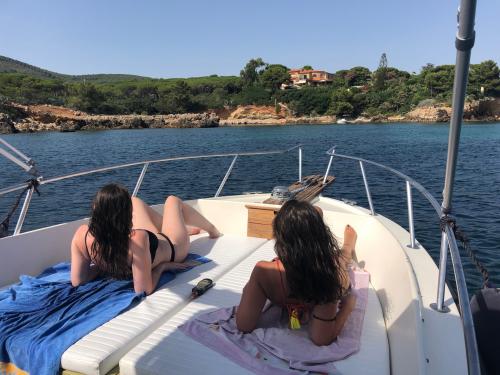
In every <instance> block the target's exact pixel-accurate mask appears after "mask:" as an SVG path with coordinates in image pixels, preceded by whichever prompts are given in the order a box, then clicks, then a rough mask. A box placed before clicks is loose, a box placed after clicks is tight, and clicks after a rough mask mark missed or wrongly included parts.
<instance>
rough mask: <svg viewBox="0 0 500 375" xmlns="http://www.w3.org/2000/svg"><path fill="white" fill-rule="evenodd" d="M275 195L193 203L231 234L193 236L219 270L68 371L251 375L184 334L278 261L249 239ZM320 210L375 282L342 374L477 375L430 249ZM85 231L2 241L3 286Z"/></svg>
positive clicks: (151, 308)
mask: <svg viewBox="0 0 500 375" xmlns="http://www.w3.org/2000/svg"><path fill="white" fill-rule="evenodd" d="M267 196H268V195H264V194H254V195H241V196H230V197H223V198H216V199H200V200H197V201H192V202H190V204H191V205H193V206H194V207H195V208H197V209H198V210H199V211H200V212H201V213H202V214H203V215H205V216H206V217H207V218H209V219H210V220H211V221H212V222H214V224H215V225H216V226H217V227H218V228H220V229H221V231H222V232H223V233H225V235H224V236H223V237H221V238H219V239H216V240H210V239H208V238H206V236H203V235H201V236H196V237H192V248H191V252H195V253H198V254H201V255H206V256H207V257H208V258H210V259H211V260H212V262H210V263H207V264H203V265H201V266H198V267H196V268H194V269H193V270H191V271H188V272H186V273H183V274H180V275H178V277H177V279H176V280H174V281H172V282H170V283H168V284H167V285H165V286H164V287H163V288H161V289H160V290H158V291H156V292H155V293H154V294H152V295H151V296H148V297H147V298H146V299H144V300H143V301H142V302H141V303H140V304H139V305H137V306H136V307H134V308H132V309H131V310H129V311H127V312H125V313H123V314H121V315H120V316H118V317H116V318H115V319H113V320H111V321H109V322H108V323H106V324H104V325H103V326H101V327H99V328H98V329H96V330H95V331H93V332H92V333H90V334H89V335H87V336H85V337H83V338H82V339H81V340H79V341H78V342H77V343H75V344H74V345H73V346H71V347H70V348H68V350H67V351H66V352H65V353H64V354H63V356H62V359H61V366H62V368H63V369H65V370H70V371H73V372H77V373H83V374H93V375H97V374H100V375H102V374H106V373H107V372H109V371H110V370H111V369H113V368H114V367H115V366H116V365H117V364H118V363H119V364H120V373H122V374H165V373H169V374H180V373H182V374H188V373H207V374H209V373H214V374H215V373H221V372H226V373H230V374H232V373H235V374H238V373H241V374H243V373H248V371H247V370H244V369H243V368H241V367H240V366H238V365H236V364H234V363H233V362H231V361H229V360H228V359H226V358H223V357H222V356H220V355H219V354H217V353H216V352H214V351H212V350H210V349H208V348H206V347H204V346H202V345H201V344H198V343H197V342H195V341H193V340H192V339H190V338H188V337H187V336H185V335H184V334H183V333H181V332H180V331H179V330H177V327H178V325H179V324H181V323H183V322H185V321H186V320H187V319H189V318H191V317H193V316H195V315H196V314H197V313H200V312H201V311H206V310H207V309H212V308H217V307H225V306H232V305H236V304H238V302H239V299H240V296H241V291H242V289H243V286H244V284H245V283H246V281H247V280H248V278H249V275H250V272H251V270H252V268H253V266H254V265H255V263H256V262H257V261H259V260H263V259H264V260H266V259H267V260H269V259H272V258H273V257H274V252H273V243H272V241H268V240H264V239H257V238H251V237H247V236H246V232H247V218H248V214H247V209H246V208H245V205H246V204H248V203H252V204H255V203H258V202H262V201H263V200H264V199H265V198H267ZM315 204H317V205H319V206H320V207H321V208H322V209H323V211H324V218H325V222H326V223H327V224H328V225H329V226H330V228H331V229H332V232H333V233H334V234H335V235H336V237H337V238H338V239H339V241H340V242H342V234H343V229H344V226H345V225H346V224H350V225H352V226H353V227H354V228H355V229H356V231H357V232H358V243H357V246H356V252H357V256H358V261H359V262H360V265H362V266H364V267H365V269H366V270H367V271H368V272H369V273H370V281H371V289H370V292H369V300H368V307H367V311H366V315H365V319H364V326H363V333H362V342H361V350H360V352H358V353H357V354H354V355H353V356H351V357H349V358H348V359H345V360H343V361H339V362H338V363H337V364H336V365H337V367H338V369H339V370H340V371H341V372H342V373H344V374H387V373H393V374H405V375H406V374H415V375H417V374H443V373H453V374H465V373H467V362H466V356H465V346H464V341H463V330H462V326H461V322H460V316H459V314H458V311H457V308H456V306H455V304H454V303H453V300H452V299H451V296H450V293H449V291H448V290H447V289H446V299H447V304H448V305H449V308H450V310H451V312H449V313H447V314H442V313H438V312H436V311H434V310H432V309H431V308H430V307H429V303H430V302H431V301H433V300H434V299H435V291H436V284H437V273H438V271H437V267H436V266H435V264H434V263H433V261H432V259H431V258H430V256H429V255H428V254H427V252H426V251H425V249H424V248H423V247H422V246H419V247H418V248H417V249H410V248H408V247H407V244H408V243H409V233H408V232H407V231H406V230H405V229H403V228H402V227H400V226H399V225H397V224H395V223H394V222H392V221H390V220H388V219H387V218H384V217H383V216H380V215H376V216H371V215H369V213H368V211H367V210H365V209H363V208H360V207H353V206H349V205H347V204H345V203H342V202H340V201H337V200H334V199H329V198H320V199H319V200H318V201H317V202H316V203H315ZM156 208H158V209H159V208H160V207H159V206H158V207H156ZM81 223H82V221H78V222H72V223H67V224H63V225H58V226H54V227H49V228H44V229H41V230H38V231H32V232H27V233H23V234H21V235H19V236H16V237H9V238H4V239H1V240H0V255H1V256H2V259H4V260H6V261H7V263H5V264H8V265H9V267H2V271H3V272H2V273H0V285H3V286H5V285H8V284H9V283H12V282H14V281H15V278H16V277H17V275H19V274H32V275H35V274H37V273H39V272H41V271H42V270H43V269H44V268H46V267H48V266H50V265H52V264H54V263H57V262H61V261H67V260H69V243H70V240H71V237H72V235H73V233H74V230H75V229H76V228H77V226H78V225H80V224H81ZM33 244H36V246H33ZM12 250H16V251H12ZM26 259H32V260H33V261H31V262H26ZM205 277H208V278H211V279H213V280H214V281H215V282H216V286H215V287H214V288H213V289H211V290H210V291H209V292H208V293H207V294H205V295H204V296H202V297H200V298H199V299H197V300H194V301H191V302H189V301H188V299H189V295H190V291H191V288H192V287H193V286H194V285H196V283H197V282H198V281H199V280H201V279H202V278H205Z"/></svg>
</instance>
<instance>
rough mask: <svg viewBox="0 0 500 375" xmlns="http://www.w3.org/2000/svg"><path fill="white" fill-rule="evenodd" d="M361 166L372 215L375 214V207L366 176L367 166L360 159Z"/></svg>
mask: <svg viewBox="0 0 500 375" xmlns="http://www.w3.org/2000/svg"><path fill="white" fill-rule="evenodd" d="M359 167H360V168H361V174H362V175H363V182H364V183H365V190H366V197H367V198H368V204H369V205H370V211H371V214H372V215H375V209H374V208H373V202H372V195H371V194H370V187H369V186H368V179H367V178H366V173H365V167H364V166H363V162H362V161H361V160H360V161H359Z"/></svg>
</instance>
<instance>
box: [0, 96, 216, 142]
mask: <svg viewBox="0 0 500 375" xmlns="http://www.w3.org/2000/svg"><path fill="white" fill-rule="evenodd" d="M9 106H10V107H11V108H12V109H13V110H15V112H16V115H15V116H9V115H7V114H3V113H2V114H0V133H3V134H5V133H15V132H38V131H61V132H72V131H78V130H94V129H95V130H97V129H142V128H209V127H217V126H219V117H218V116H216V115H215V114H213V113H186V114H176V115H109V116H108V115H89V114H87V113H84V112H80V111H73V110H71V109H68V108H63V107H56V106H50V105H33V106H22V105H19V104H15V103H9Z"/></svg>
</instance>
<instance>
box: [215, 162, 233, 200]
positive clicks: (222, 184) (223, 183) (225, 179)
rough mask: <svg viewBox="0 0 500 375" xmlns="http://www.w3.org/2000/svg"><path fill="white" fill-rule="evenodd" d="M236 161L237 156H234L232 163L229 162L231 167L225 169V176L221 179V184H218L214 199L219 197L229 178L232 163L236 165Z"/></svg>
mask: <svg viewBox="0 0 500 375" xmlns="http://www.w3.org/2000/svg"><path fill="white" fill-rule="evenodd" d="M236 159H238V155H236V156H235V157H234V158H233V161H232V162H231V165H230V166H229V168H228V169H227V172H226V175H225V176H224V178H223V179H222V182H221V183H220V185H219V188H218V189H217V193H215V195H214V198H217V197H218V196H219V195H220V193H221V192H222V189H223V188H224V185H225V184H226V181H227V179H228V178H229V175H230V174H231V171H232V170H233V167H234V163H236Z"/></svg>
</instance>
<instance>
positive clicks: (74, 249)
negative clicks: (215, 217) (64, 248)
mask: <svg viewBox="0 0 500 375" xmlns="http://www.w3.org/2000/svg"><path fill="white" fill-rule="evenodd" d="M200 229H202V230H205V231H207V232H208V234H209V236H210V237H211V238H215V237H218V236H220V233H219V231H218V230H217V228H215V226H214V225H213V224H211V223H210V222H209V221H208V220H207V219H205V218H204V217H203V216H202V215H201V214H200V213H199V212H197V211H196V210H195V209H194V208H192V207H190V206H188V205H186V204H185V203H183V202H182V201H181V200H180V199H179V198H177V197H174V196H169V197H168V198H167V200H166V201H165V205H164V208H163V216H162V215H160V214H159V213H157V212H156V211H154V210H153V209H152V208H151V207H149V206H147V205H146V204H145V203H144V202H143V201H142V200H140V199H139V198H136V197H131V196H130V194H129V192H128V191H127V189H125V188H124V187H122V186H120V185H117V184H109V185H106V186H104V187H103V188H102V189H101V190H99V192H98V193H97V194H96V196H95V198H94V201H93V203H92V213H91V217H90V220H89V224H88V225H82V226H80V227H79V228H78V230H77V231H76V233H75V235H74V236H73V241H72V242H71V283H72V284H73V286H78V285H81V284H84V283H86V282H88V281H90V280H93V279H94V278H96V277H97V276H98V275H99V274H102V275H106V276H110V277H113V278H117V279H126V278H132V279H133V281H134V289H135V291H136V292H137V293H140V292H146V294H151V293H152V292H153V291H154V290H155V288H156V286H157V284H158V280H159V279H160V276H161V274H162V273H163V272H165V271H167V270H172V269H183V268H186V267H189V266H190V264H187V263H181V262H183V261H184V259H185V258H186V256H187V253H188V250H189V234H194V233H197V232H199V230H200Z"/></svg>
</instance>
